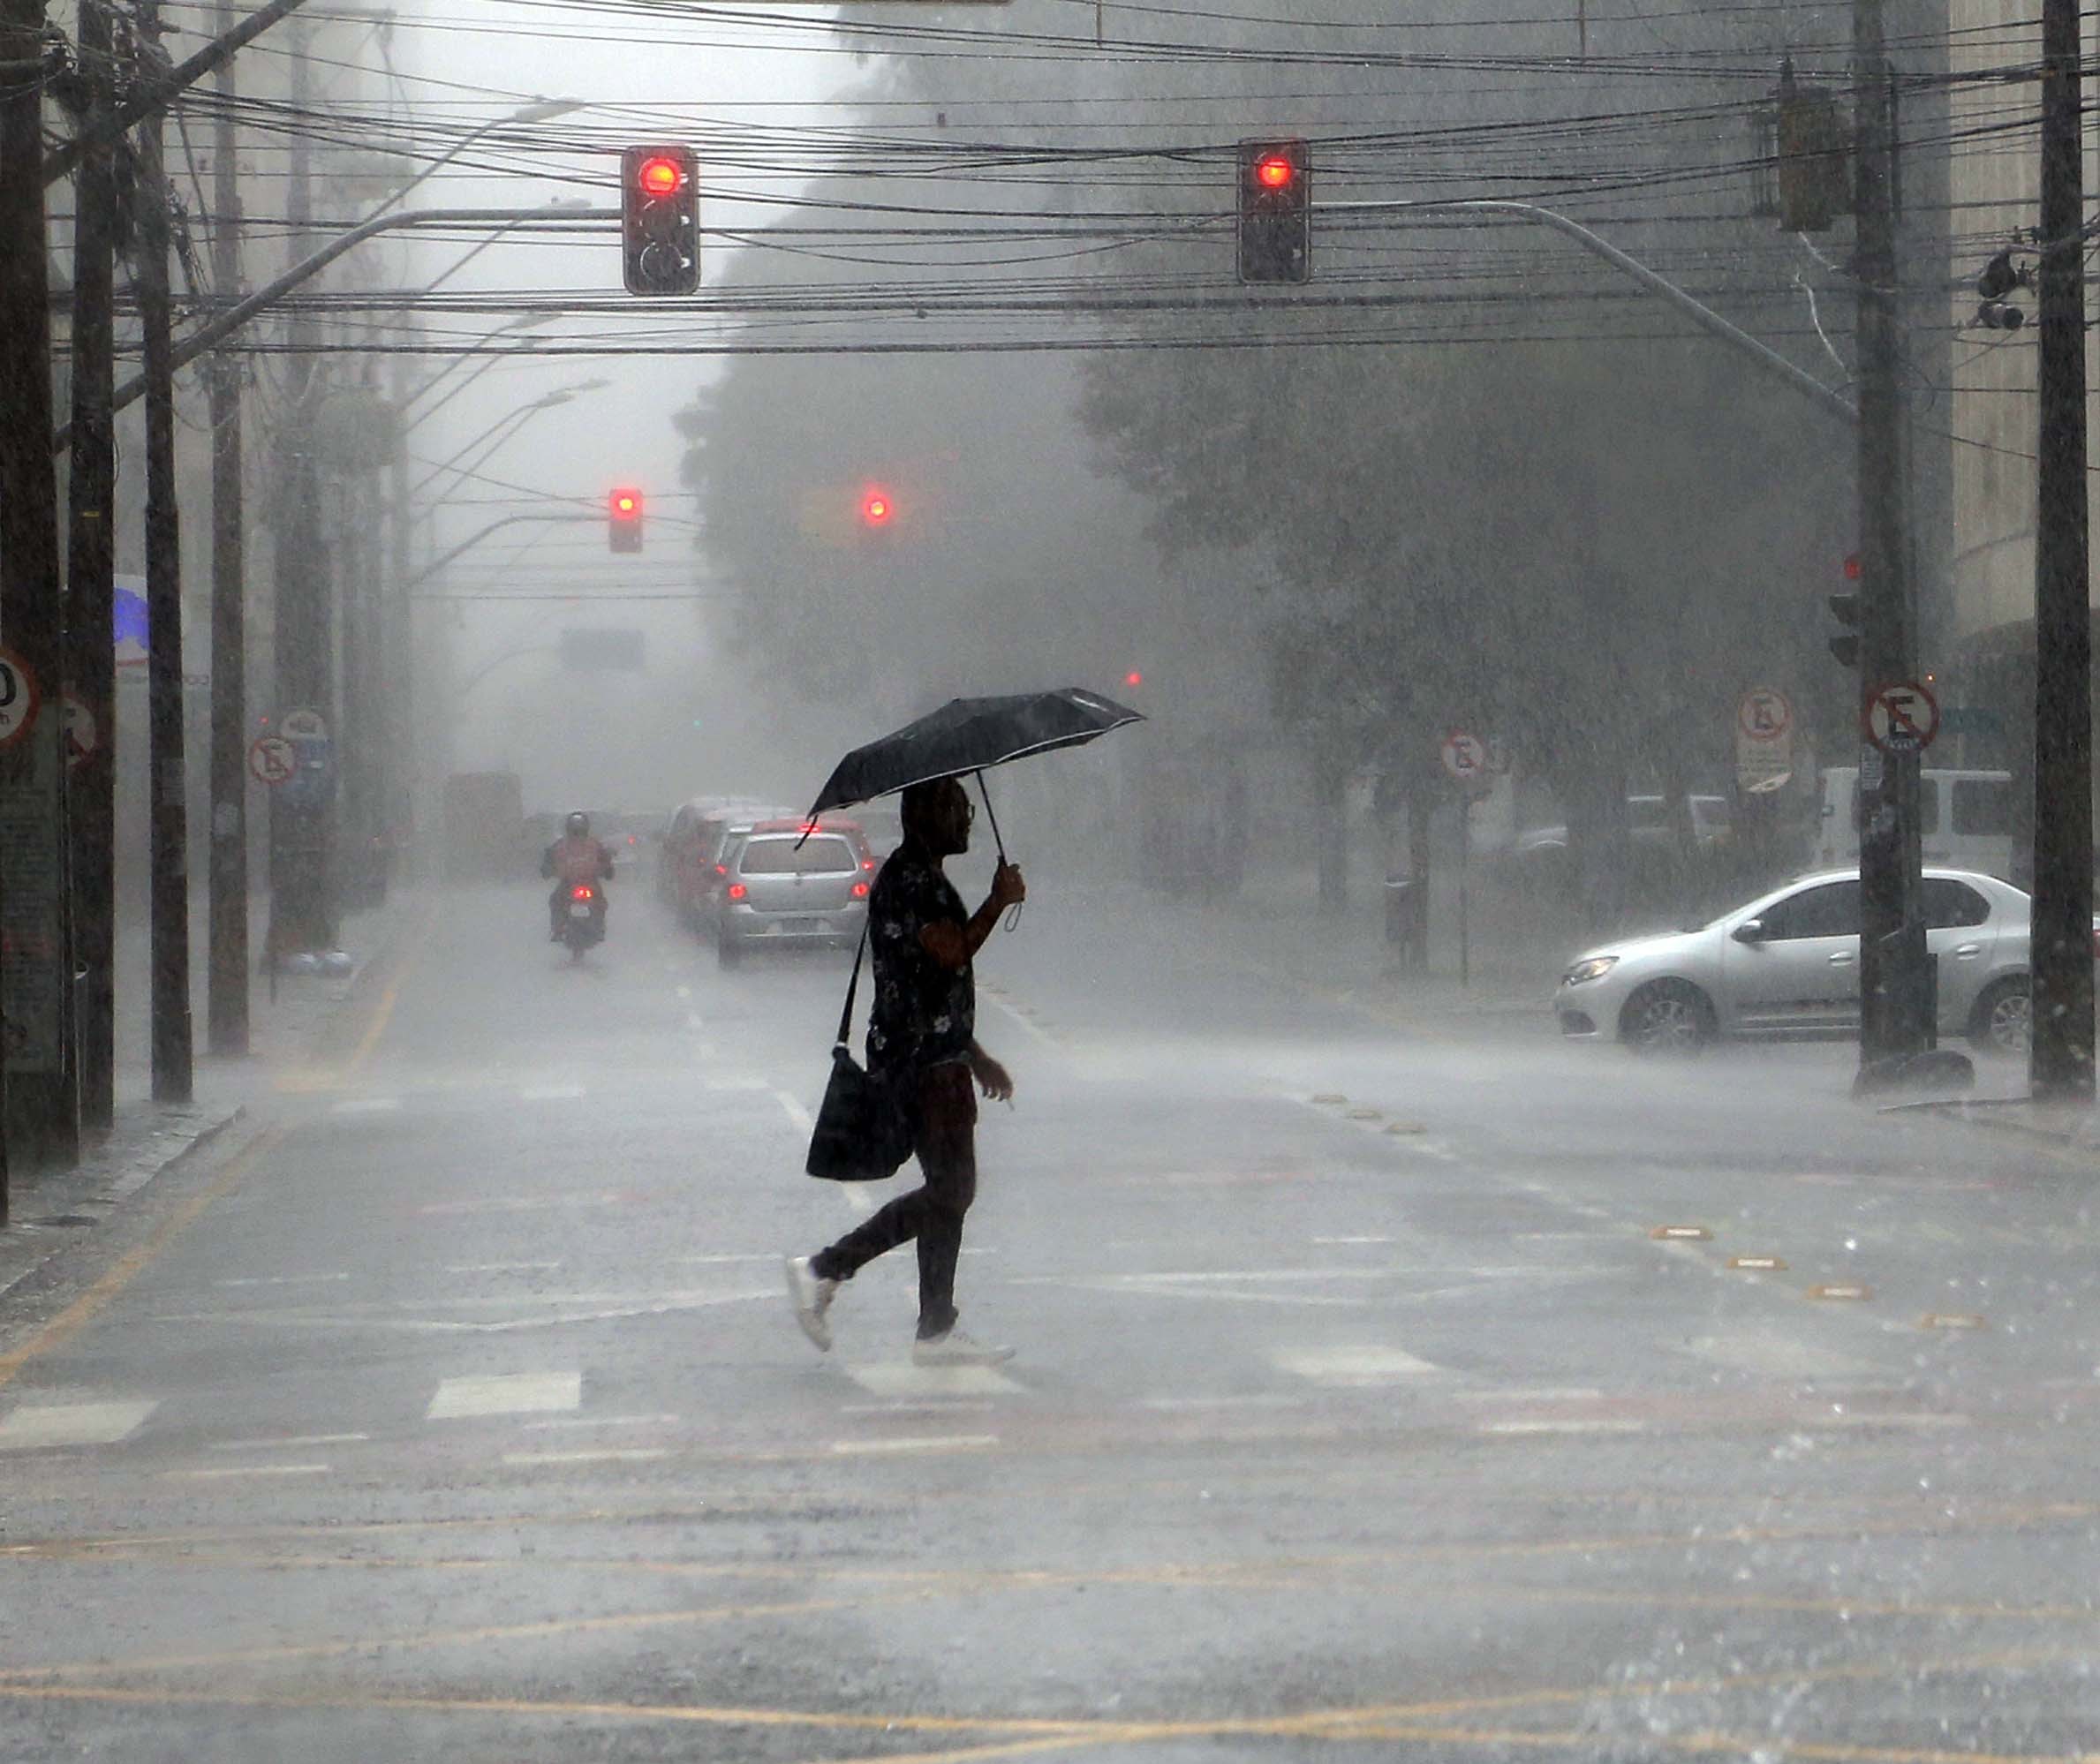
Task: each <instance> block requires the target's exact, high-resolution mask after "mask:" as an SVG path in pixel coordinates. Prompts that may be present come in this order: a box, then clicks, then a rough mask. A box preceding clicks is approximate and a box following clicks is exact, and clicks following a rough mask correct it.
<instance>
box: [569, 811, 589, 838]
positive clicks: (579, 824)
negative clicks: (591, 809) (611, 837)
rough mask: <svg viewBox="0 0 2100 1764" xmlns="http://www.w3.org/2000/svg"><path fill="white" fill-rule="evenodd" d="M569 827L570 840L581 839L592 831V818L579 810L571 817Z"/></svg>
mask: <svg viewBox="0 0 2100 1764" xmlns="http://www.w3.org/2000/svg"><path fill="white" fill-rule="evenodd" d="M567 826H568V833H569V837H570V839H581V838H583V836H584V835H585V833H589V832H590V831H591V818H590V816H588V815H586V814H585V813H584V811H583V810H581V809H578V810H577V811H576V812H575V813H574V814H573V815H571V816H570V817H569V820H568V823H567Z"/></svg>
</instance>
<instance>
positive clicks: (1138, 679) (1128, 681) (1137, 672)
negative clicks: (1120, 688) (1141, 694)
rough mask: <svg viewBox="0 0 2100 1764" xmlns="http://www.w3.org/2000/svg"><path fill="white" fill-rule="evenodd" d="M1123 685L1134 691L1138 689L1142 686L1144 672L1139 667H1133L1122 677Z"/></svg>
mask: <svg viewBox="0 0 2100 1764" xmlns="http://www.w3.org/2000/svg"><path fill="white" fill-rule="evenodd" d="M1123 684H1124V685H1125V686H1128V687H1129V688H1130V689H1131V690H1133V691H1135V690H1137V688H1138V687H1140V686H1142V685H1144V669H1143V668H1141V667H1133V668H1132V669H1131V670H1130V671H1129V673H1128V674H1126V675H1123Z"/></svg>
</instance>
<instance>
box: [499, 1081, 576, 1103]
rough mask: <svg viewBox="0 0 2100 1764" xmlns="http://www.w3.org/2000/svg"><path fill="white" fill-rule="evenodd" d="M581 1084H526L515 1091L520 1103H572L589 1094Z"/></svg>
mask: <svg viewBox="0 0 2100 1764" xmlns="http://www.w3.org/2000/svg"><path fill="white" fill-rule="evenodd" d="M590 1094H591V1093H590V1091H589V1090H588V1089H585V1087H584V1086H583V1085H581V1084H528V1085H526V1086H525V1088H524V1089H521V1090H519V1091H518V1093H517V1100H518V1101H519V1102H521V1103H573V1102H576V1101H578V1099H580V1098H582V1097H587V1096H589V1095H590Z"/></svg>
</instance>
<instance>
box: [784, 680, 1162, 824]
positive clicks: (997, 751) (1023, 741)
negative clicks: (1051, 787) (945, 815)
mask: <svg viewBox="0 0 2100 1764" xmlns="http://www.w3.org/2000/svg"><path fill="white" fill-rule="evenodd" d="M1143 721H1144V717H1143V716H1142V715H1140V714H1139V713H1138V712H1136V711H1133V710H1131V709H1129V707H1128V706H1127V705H1118V704H1115V703H1114V702H1113V701H1112V700H1110V699H1107V698H1104V697H1100V696H1099V694H1098V693H1093V692H1085V691H1082V690H1080V689H1079V688H1077V687H1076V686H1067V687H1065V688H1063V689H1062V690H1059V691H1054V692H1019V693H1014V694H1012V695H1010V696H1008V697H1002V698H952V699H950V700H949V701H948V703H947V704H945V705H942V706H941V707H940V709H939V710H938V711H933V712H929V713H928V714H927V715H925V716H923V717H921V718H920V719H919V720H918V721H917V722H915V723H907V724H905V725H904V727H903V728H901V729H897V730H895V732H893V733H892V734H889V735H884V736H882V737H881V738H880V740H878V741H872V742H870V743H868V744H867V745H866V746H865V747H857V748H855V749H854V750H853V751H852V752H851V753H850V754H848V755H847V756H846V757H845V758H843V759H842V760H840V761H839V763H838V765H837V766H836V767H835V769H834V770H833V772H832V774H831V778H830V780H829V781H828V782H827V783H826V785H825V786H824V788H822V789H821V790H820V791H819V792H818V793H817V800H816V802H815V803H814V804H813V805H812V807H811V809H810V816H811V818H812V819H814V818H816V817H817V816H819V815H820V814H822V813H823V812H824V811H825V810H827V809H842V808H844V807H845V806H846V805H847V804H848V803H865V802H867V801H869V800H870V799H871V798H872V797H876V796H887V795H889V793H890V792H891V791H893V790H902V789H903V788H905V787H906V786H908V785H911V784H923V783H925V781H926V780H928V779H933V778H960V777H963V776H966V775H967V774H968V773H972V772H982V771H985V770H986V768H987V767H989V766H993V765H1005V764H1006V763H1007V761H1008V760H1009V759H1020V758H1024V756H1026V755H1028V754H1031V753H1047V752H1049V751H1050V750H1051V749H1053V748H1059V747H1077V746H1079V745H1080V744H1081V743H1083V742H1090V741H1092V740H1093V739H1094V737H1095V736H1096V735H1107V733H1108V731H1109V730H1110V729H1120V728H1121V727H1122V726H1123V725H1124V724H1125V723H1141V722H1143ZM981 781H982V780H980V782H981Z"/></svg>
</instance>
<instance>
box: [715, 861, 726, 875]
mask: <svg viewBox="0 0 2100 1764" xmlns="http://www.w3.org/2000/svg"><path fill="white" fill-rule="evenodd" d="M714 873H715V874H716V875H717V876H727V875H728V874H729V865H728V864H726V863H718V864H716V865H715V866H714Z"/></svg>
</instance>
